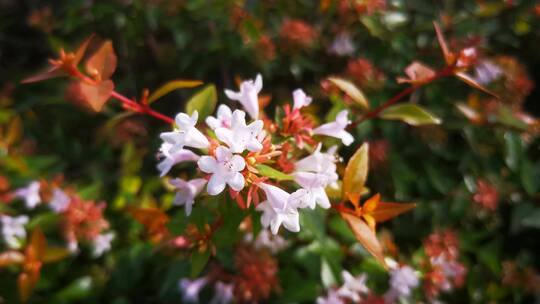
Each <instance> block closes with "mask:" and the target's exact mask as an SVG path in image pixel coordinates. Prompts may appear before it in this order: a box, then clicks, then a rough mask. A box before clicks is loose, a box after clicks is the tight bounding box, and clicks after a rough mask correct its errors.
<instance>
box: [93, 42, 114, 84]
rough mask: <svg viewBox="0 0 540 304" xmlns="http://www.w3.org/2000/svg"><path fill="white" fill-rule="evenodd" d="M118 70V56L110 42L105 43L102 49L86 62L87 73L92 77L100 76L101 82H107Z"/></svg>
mask: <svg viewBox="0 0 540 304" xmlns="http://www.w3.org/2000/svg"><path fill="white" fill-rule="evenodd" d="M114 70H116V54H115V53H114V49H113V45H112V42H111V41H110V40H107V41H105V42H104V43H103V44H102V45H101V47H100V48H99V49H98V50H97V51H96V52H95V53H94V54H93V55H92V57H90V59H88V61H86V72H88V74H90V75H92V76H99V78H98V79H100V80H107V79H109V78H111V75H112V74H113V73H114Z"/></svg>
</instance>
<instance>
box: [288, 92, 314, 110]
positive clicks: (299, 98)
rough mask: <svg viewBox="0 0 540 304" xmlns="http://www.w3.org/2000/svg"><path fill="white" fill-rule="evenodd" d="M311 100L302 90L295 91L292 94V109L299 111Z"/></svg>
mask: <svg viewBox="0 0 540 304" xmlns="http://www.w3.org/2000/svg"><path fill="white" fill-rule="evenodd" d="M312 100H313V98H311V97H309V96H307V95H306V93H305V92H304V91H303V90H302V89H296V90H294V92H293V101H294V105H293V109H301V108H303V107H307V106H309V104H310V103H311V101H312Z"/></svg>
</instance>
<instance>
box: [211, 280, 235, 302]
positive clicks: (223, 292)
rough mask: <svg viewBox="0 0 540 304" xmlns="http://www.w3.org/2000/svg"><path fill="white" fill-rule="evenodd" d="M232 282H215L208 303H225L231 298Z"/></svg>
mask: <svg viewBox="0 0 540 304" xmlns="http://www.w3.org/2000/svg"><path fill="white" fill-rule="evenodd" d="M233 290H234V284H232V283H231V284H226V283H223V282H216V284H214V297H213V298H212V300H210V304H227V303H230V302H231V301H232V300H233V296H234V294H233Z"/></svg>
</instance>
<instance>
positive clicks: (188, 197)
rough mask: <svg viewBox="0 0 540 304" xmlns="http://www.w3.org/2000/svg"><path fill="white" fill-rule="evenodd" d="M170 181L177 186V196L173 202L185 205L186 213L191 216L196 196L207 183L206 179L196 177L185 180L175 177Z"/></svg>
mask: <svg viewBox="0 0 540 304" xmlns="http://www.w3.org/2000/svg"><path fill="white" fill-rule="evenodd" d="M169 183H170V184H171V185H173V186H174V187H175V188H176V196H175V197H174V202H173V204H174V205H175V206H183V205H185V206H186V207H185V208H186V215H188V216H189V215H190V214H191V209H192V206H193V203H194V202H195V197H196V196H197V195H199V193H201V191H202V189H203V187H204V185H205V184H206V180H205V179H204V178H196V179H192V180H190V181H185V180H183V179H180V178H175V179H172V180H171V181H170V182H169Z"/></svg>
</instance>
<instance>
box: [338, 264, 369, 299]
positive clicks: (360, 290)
mask: <svg viewBox="0 0 540 304" xmlns="http://www.w3.org/2000/svg"><path fill="white" fill-rule="evenodd" d="M341 276H342V277H343V281H344V283H343V285H342V286H341V287H340V288H339V289H338V295H339V296H341V297H344V298H348V299H350V300H351V301H353V302H354V303H358V302H360V300H361V298H362V295H365V294H367V293H368V292H369V289H368V287H367V286H366V281H367V275H366V274H365V273H362V274H360V275H359V276H357V277H353V276H352V275H351V274H350V273H349V272H348V271H346V270H343V271H342V272H341Z"/></svg>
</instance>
